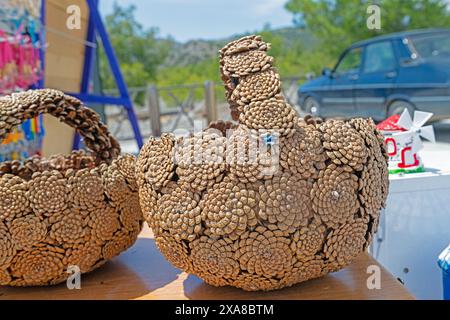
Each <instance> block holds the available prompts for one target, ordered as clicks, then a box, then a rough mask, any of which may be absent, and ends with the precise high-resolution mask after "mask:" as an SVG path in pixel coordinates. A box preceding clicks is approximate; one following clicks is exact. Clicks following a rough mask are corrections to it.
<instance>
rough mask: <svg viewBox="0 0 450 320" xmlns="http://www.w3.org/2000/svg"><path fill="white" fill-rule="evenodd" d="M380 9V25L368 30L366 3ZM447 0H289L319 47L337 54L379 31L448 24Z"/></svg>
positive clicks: (302, 24) (297, 16) (444, 25)
mask: <svg viewBox="0 0 450 320" xmlns="http://www.w3.org/2000/svg"><path fill="white" fill-rule="evenodd" d="M372 4H377V5H378V6H379V7H380V9H381V29H380V30H369V29H368V28H367V25H366V21H367V18H368V17H369V14H367V11H366V10H367V7H368V6H369V5H372ZM447 5H448V1H446V0H378V1H369V0H289V1H288V2H287V3H286V9H287V10H289V11H290V12H292V13H293V14H294V22H295V23H296V24H297V25H298V26H299V27H306V28H307V29H308V30H310V31H311V32H313V33H314V34H315V35H316V36H317V37H318V38H319V39H320V41H321V49H322V50H325V51H327V52H329V53H330V54H331V55H333V56H336V55H337V54H339V53H340V52H341V51H342V50H343V49H344V48H345V47H346V46H348V45H350V44H351V43H353V42H355V41H357V40H362V39H366V38H370V37H373V36H375V35H379V34H385V33H391V32H395V31H403V30H409V29H417V28H430V27H448V26H450V13H449V10H448V9H447Z"/></svg>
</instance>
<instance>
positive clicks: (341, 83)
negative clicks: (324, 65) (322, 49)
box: [322, 47, 362, 117]
mask: <svg viewBox="0 0 450 320" xmlns="http://www.w3.org/2000/svg"><path fill="white" fill-rule="evenodd" d="M361 61H362V48H361V47H356V48H350V49H348V50H347V51H346V52H345V53H344V54H343V55H342V57H341V59H340V60H339V62H338V64H337V65H336V67H335V68H334V70H333V72H332V74H331V83H330V90H329V91H328V92H327V93H326V95H325V96H324V97H323V99H322V103H323V105H324V107H323V108H322V114H323V116H325V117H336V116H337V117H348V116H351V115H353V113H354V111H355V103H354V92H353V88H354V85H355V81H356V80H357V79H358V73H359V70H360V67H361Z"/></svg>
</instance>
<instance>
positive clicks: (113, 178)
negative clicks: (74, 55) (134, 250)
mask: <svg viewBox="0 0 450 320" xmlns="http://www.w3.org/2000/svg"><path fill="white" fill-rule="evenodd" d="M42 113H48V114H51V115H52V116H54V117H57V118H58V119H60V120H61V121H62V122H64V123H66V124H68V125H69V126H71V127H73V128H75V129H76V131H77V132H78V133H80V134H81V136H83V138H84V142H85V145H86V146H87V148H88V149H89V150H90V151H91V152H89V153H85V152H83V151H73V152H72V153H70V154H68V155H54V156H51V157H49V158H43V157H38V156H34V157H32V158H28V159H26V160H25V161H23V162H19V161H11V162H3V163H1V165H0V275H1V276H0V285H10V286H43V285H52V284H57V283H60V282H64V281H65V280H66V279H67V278H68V277H69V276H70V275H71V274H72V273H73V270H77V269H76V268H73V267H72V266H77V267H78V268H79V270H80V271H81V272H82V273H85V272H89V271H91V270H94V269H96V268H97V267H99V266H101V265H102V264H103V263H104V262H105V261H106V260H109V259H111V258H112V257H114V256H116V255H118V254H119V253H121V252H122V251H124V250H126V249H127V248H129V247H130V246H131V245H132V244H133V243H134V242H135V240H136V238H137V235H138V234H139V232H140V231H141V227H142V223H143V215H142V212H141V209H140V206H139V196H138V191H137V183H136V181H135V176H134V171H135V169H134V167H135V162H136V159H135V157H134V156H132V155H119V154H120V147H119V144H118V142H117V141H116V140H115V139H114V138H113V137H112V136H111V135H110V133H109V132H108V129H107V127H106V126H105V125H104V124H103V123H101V122H100V117H99V115H98V114H97V113H95V112H94V111H92V110H91V109H89V108H87V107H86V106H84V105H83V104H82V103H81V102H80V101H79V100H77V99H75V98H73V97H71V96H68V95H65V94H64V93H63V92H60V91H57V90H52V89H43V90H29V91H27V92H22V93H15V94H12V95H10V96H5V97H2V98H0V139H1V138H4V137H5V135H6V134H8V133H9V132H10V131H11V130H12V129H13V128H14V127H15V126H17V125H19V124H20V123H22V122H23V121H25V120H26V119H30V118H33V117H35V116H37V115H39V114H42ZM69 267H70V269H69ZM68 270H72V271H71V272H68Z"/></svg>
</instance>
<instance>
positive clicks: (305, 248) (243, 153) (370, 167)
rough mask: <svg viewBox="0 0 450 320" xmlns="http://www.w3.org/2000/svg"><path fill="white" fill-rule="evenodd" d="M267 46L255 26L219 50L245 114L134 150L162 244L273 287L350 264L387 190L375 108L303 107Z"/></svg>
mask: <svg viewBox="0 0 450 320" xmlns="http://www.w3.org/2000/svg"><path fill="white" fill-rule="evenodd" d="M268 49H269V45H268V44H266V43H265V42H263V41H262V40H261V38H260V37H259V36H248V37H244V38H242V39H239V40H237V41H233V42H231V43H229V44H228V45H227V46H225V47H224V48H223V49H222V50H221V51H220V69H221V73H222V80H223V81H224V84H225V89H226V97H227V99H228V102H229V104H230V107H231V113H232V116H233V119H234V120H238V124H233V123H230V122H222V121H219V122H215V123H212V124H210V127H209V128H208V129H206V130H204V131H203V132H200V133H194V134H191V135H190V136H187V137H175V136H173V135H172V134H163V136H162V137H160V138H151V139H150V140H149V141H148V142H147V143H146V144H145V146H144V147H143V149H142V150H141V152H140V154H139V157H138V160H137V166H136V170H137V171H136V179H137V182H138V186H139V196H140V202H141V208H142V210H143V214H144V218H145V219H146V221H147V222H148V224H149V225H150V227H151V228H152V229H153V231H154V234H155V239H156V244H157V246H158V247H159V249H160V250H161V252H162V253H163V254H164V256H165V257H166V258H167V259H168V260H169V261H170V262H171V263H172V264H173V265H174V266H176V267H177V268H180V269H182V270H184V271H186V272H189V273H192V274H195V275H197V276H198V277H200V278H202V279H203V280H204V281H206V282H207V283H209V284H211V285H214V286H226V285H230V286H235V287H239V288H242V289H244V290H249V291H254V290H273V289H278V288H282V287H286V286H291V285H293V284H296V283H299V282H302V281H306V280H308V279H313V278H317V277H320V276H323V275H325V274H327V273H329V272H334V271H337V270H339V269H341V268H343V267H345V266H347V265H348V264H349V263H351V262H352V261H353V260H354V259H355V258H356V257H357V256H358V255H359V254H360V253H361V252H363V251H364V250H366V248H367V247H368V245H369V244H370V242H371V239H372V236H373V234H374V232H375V231H376V229H377V225H378V218H379V214H380V210H381V208H382V207H383V206H384V204H385V201H386V196H387V193H388V171H387V157H386V153H385V149H384V145H383V139H382V137H381V135H380V133H379V132H378V131H377V129H376V127H375V125H374V123H373V122H372V120H370V119H352V120H350V121H340V120H329V121H326V122H322V121H319V120H317V119H313V118H311V117H308V116H307V117H306V118H304V119H302V118H299V116H298V115H297V113H296V112H295V110H294V109H293V108H292V107H291V106H290V105H289V104H287V103H286V101H285V100H284V98H283V97H282V95H281V82H280V78H279V76H278V74H277V71H276V70H275V69H274V68H273V58H272V57H270V56H268V55H267V53H266V51H267V50H268ZM221 160H222V161H221Z"/></svg>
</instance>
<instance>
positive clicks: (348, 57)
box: [334, 48, 362, 74]
mask: <svg viewBox="0 0 450 320" xmlns="http://www.w3.org/2000/svg"><path fill="white" fill-rule="evenodd" d="M361 52H362V49H361V48H353V49H350V50H349V51H348V52H347V53H346V54H345V55H344V57H343V58H342V59H341V61H340V62H339V64H338V65H337V67H336V68H335V70H334V71H335V72H336V73H337V74H343V73H351V72H358V70H359V67H360V66H361Z"/></svg>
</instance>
